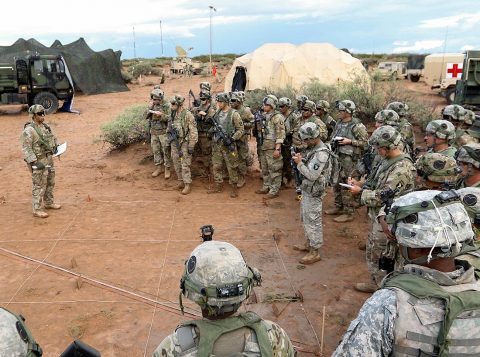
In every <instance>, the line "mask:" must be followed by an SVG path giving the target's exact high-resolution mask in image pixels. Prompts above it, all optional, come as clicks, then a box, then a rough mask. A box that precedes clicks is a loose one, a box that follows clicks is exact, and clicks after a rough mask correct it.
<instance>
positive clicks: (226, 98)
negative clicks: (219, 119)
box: [215, 92, 230, 103]
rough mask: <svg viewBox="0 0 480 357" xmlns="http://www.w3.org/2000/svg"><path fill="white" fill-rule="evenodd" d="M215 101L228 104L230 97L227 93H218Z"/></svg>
mask: <svg viewBox="0 0 480 357" xmlns="http://www.w3.org/2000/svg"><path fill="white" fill-rule="evenodd" d="M215 100H216V101H217V102H221V103H230V95H229V94H228V93H227V92H222V93H218V94H217V95H216V96H215Z"/></svg>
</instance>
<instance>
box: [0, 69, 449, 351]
mask: <svg viewBox="0 0 480 357" xmlns="http://www.w3.org/2000/svg"><path fill="white" fill-rule="evenodd" d="M203 80H205V78H201V77H193V78H191V79H187V78H177V79H169V80H167V82H166V83H165V85H164V86H163V88H164V90H165V91H166V93H167V95H172V94H174V93H181V94H183V95H186V94H187V93H188V89H190V88H192V89H193V90H194V91H195V92H197V91H198V83H199V82H200V81H203ZM147 81H151V79H148V80H147ZM152 83H153V82H152ZM404 85H405V86H406V88H408V89H409V90H414V91H416V92H418V94H419V95H422V96H424V97H425V98H426V99H428V101H431V102H432V103H435V104H440V103H443V102H442V101H441V99H439V98H436V97H435V96H433V95H431V94H429V93H430V92H429V91H428V88H425V87H424V86H423V85H422V84H414V83H406V82H405V83H404ZM151 87H152V86H151V85H148V86H143V85H132V86H131V87H130V88H131V91H130V92H125V93H114V94H105V95H96V96H78V98H76V101H75V107H76V108H77V109H79V110H80V111H81V115H75V114H56V115H51V116H48V117H47V122H49V123H50V124H51V125H52V127H53V130H54V132H55V133H56V135H57V137H58V138H59V140H60V141H61V142H63V141H67V142H68V144H69V149H68V152H67V153H66V154H65V155H64V156H62V158H61V160H60V161H58V160H57V161H56V168H57V180H56V182H57V186H56V191H55V193H56V198H57V200H58V201H59V202H61V203H62V204H63V205H64V207H63V208H62V209H61V210H60V211H57V212H52V213H51V216H50V217H49V218H48V219H46V220H41V219H36V218H33V217H32V215H31V212H30V210H31V208H30V191H31V179H30V174H29V172H28V170H27V168H26V166H25V164H24V162H23V161H22V155H21V150H20V144H19V140H18V138H19V135H20V133H21V131H22V128H23V124H24V123H25V122H26V121H28V117H27V115H26V113H25V112H18V111H17V112H16V113H13V114H8V115H2V116H0V166H2V167H3V170H1V171H0V180H1V182H2V184H1V187H0V222H1V223H0V286H1V289H0V305H1V306H6V307H8V308H9V309H12V310H15V311H17V312H19V313H21V314H22V315H23V316H25V317H26V319H27V322H28V325H29V326H30V328H31V329H32V331H33V334H34V335H35V336H36V338H37V340H38V342H39V343H40V344H41V346H42V348H43V349H44V352H45V353H44V355H45V356H47V357H48V356H58V355H59V353H60V352H61V351H63V349H64V348H65V347H66V346H67V345H68V344H69V343H70V342H71V341H72V340H73V339H75V338H81V339H82V340H83V341H84V342H86V343H88V344H90V345H92V346H94V347H95V348H97V349H98V350H100V351H101V352H102V356H151V354H152V352H153V350H154V349H155V347H156V346H157V345H158V343H159V342H160V341H161V340H162V339H163V338H164V337H165V336H167V335H168V334H169V333H171V332H172V331H173V329H174V328H175V326H176V325H177V324H178V323H179V322H180V321H182V320H185V319H188V318H191V317H192V315H190V316H182V315H181V314H180V311H179V309H178V292H179V288H178V287H179V279H180V276H181V274H182V266H183V262H184V260H185V259H186V258H187V257H188V254H189V253H190V251H191V250H192V249H193V248H194V247H195V246H196V245H197V244H199V243H200V240H199V227H200V226H202V225H204V224H213V225H214V226H215V229H216V231H215V239H217V240H225V241H228V242H232V243H234V244H235V245H236V246H237V247H238V248H240V249H241V250H242V252H243V253H244V255H245V257H246V259H247V261H248V263H249V264H250V265H253V266H256V267H257V268H259V269H260V271H261V273H262V275H263V279H264V284H263V286H262V287H259V288H256V296H257V300H258V303H251V304H249V305H247V308H248V309H251V310H253V311H256V312H258V313H260V314H261V315H262V316H263V317H265V318H267V319H271V320H274V321H277V322H278V323H279V324H280V325H281V326H283V327H284V329H285V330H286V331H287V332H288V334H289V335H290V337H291V338H292V340H293V341H294V343H295V345H296V346H298V347H299V350H301V352H300V353H299V356H309V355H313V353H314V352H318V351H319V350H320V344H321V340H322V331H324V333H323V344H324V347H323V353H324V354H325V355H330V354H331V352H332V351H333V350H334V348H335V346H336V345H337V343H338V341H339V339H340V338H341V336H342V334H343V332H344V331H345V329H346V327H347V326H348V324H349V322H350V321H351V320H352V319H353V318H354V317H355V316H356V314H357V312H358V309H359V307H360V306H361V305H362V303H363V302H364V300H365V299H366V298H367V297H368V295H367V294H362V293H359V292H356V291H354V290H353V288H352V285H353V284H354V283H355V282H359V281H366V279H367V269H366V264H365V261H364V252H362V251H360V250H359V249H358V248H357V243H358V242H360V241H363V240H364V239H365V236H366V234H367V220H366V211H365V209H360V210H359V211H358V216H357V219H356V220H355V221H354V222H352V223H351V224H337V223H334V222H333V221H332V220H331V218H330V217H329V216H325V219H324V222H325V246H324V249H323V256H324V258H323V260H322V261H321V262H319V263H316V264H315V265H313V266H308V267H305V266H302V265H299V264H298V263H297V261H298V259H299V258H300V257H301V256H302V254H301V253H298V252H295V251H293V250H292V245H293V244H295V243H297V242H299V241H301V240H302V239H303V231H302V229H301V224H300V222H299V209H298V206H299V204H298V202H297V201H296V200H295V199H294V196H295V192H294V190H293V189H287V190H283V191H282V192H281V196H280V198H279V199H277V200H274V201H273V202H271V203H270V204H269V205H264V204H263V203H262V200H261V197H259V195H256V194H255V193H254V190H255V189H256V188H258V187H259V186H260V184H261V181H260V179H259V177H260V176H259V173H258V172H252V173H251V174H250V176H249V177H248V181H247V185H246V187H245V188H243V189H242V190H241V191H240V197H239V198H238V199H237V200H232V199H230V198H229V196H228V192H224V193H222V194H219V195H213V196H212V195H207V194H206V189H207V186H208V182H206V180H205V179H200V178H194V183H193V192H192V194H190V195H188V196H181V195H179V193H178V192H177V191H174V190H173V189H172V186H173V185H174V184H175V182H174V181H172V180H170V181H165V180H164V179H163V178H152V177H151V175H150V174H151V172H152V170H153V164H151V162H147V163H144V160H143V159H144V158H145V157H146V156H148V155H149V154H150V150H149V146H148V145H145V144H138V145H134V146H132V147H130V148H129V149H127V150H124V151H116V152H110V151H109V148H108V147H106V146H104V145H102V144H101V143H98V142H96V141H95V138H96V137H97V136H98V134H99V133H100V127H101V125H102V124H103V123H106V122H108V121H110V120H112V119H113V118H114V117H115V116H116V115H117V114H118V113H120V112H121V111H122V110H123V109H124V108H126V107H128V106H129V105H132V104H136V103H142V102H147V100H148V97H149V91H150V90H151ZM222 88H223V84H216V85H215V86H214V88H213V89H214V91H220V90H222ZM16 109H18V108H10V110H13V111H15V110H16ZM331 198H332V197H331V193H329V194H328V196H327V198H326V202H325V204H324V207H329V206H330V204H331ZM13 252H15V253H19V254H21V255H24V256H26V257H31V258H33V259H36V260H38V261H42V262H45V263H49V264H52V265H53V266H50V267H47V266H45V265H42V264H39V263H38V261H31V260H26V259H25V258H24V257H20V256H18V255H14V254H13ZM56 267H62V268H65V269H67V270H65V271H61V270H59V269H57V268H56ZM71 272H74V273H77V274H80V275H82V276H83V278H78V277H77V276H75V275H72V273H71ZM101 283H102V284H103V283H105V284H107V285H108V286H107V285H105V284H103V285H102V284H101ZM119 288H120V289H122V290H119ZM274 294H280V295H281V296H283V297H293V296H296V295H297V296H298V294H301V295H302V296H303V302H301V301H296V302H291V303H289V304H286V303H281V302H280V303H277V304H276V305H275V308H278V309H279V310H282V309H284V310H283V311H281V313H280V315H279V316H278V317H277V316H275V314H274V312H273V310H274V306H273V305H272V304H271V303H268V302H264V301H265V300H268V299H269V298H271V297H272V296H273V295H274ZM154 301H158V302H159V304H155V303H154ZM184 303H185V304H186V306H187V307H188V308H187V311H188V312H191V313H193V314H198V312H199V310H198V309H197V308H196V307H195V306H194V305H193V304H192V303H190V302H188V301H185V300H184ZM323 308H325V311H326V315H325V319H324V320H325V325H324V328H322V321H323V313H322V311H323Z"/></svg>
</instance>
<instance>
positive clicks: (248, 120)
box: [230, 92, 254, 188]
mask: <svg viewBox="0 0 480 357" xmlns="http://www.w3.org/2000/svg"><path fill="white" fill-rule="evenodd" d="M244 100H245V93H244V92H233V93H232V97H231V99H230V104H231V106H232V108H233V109H235V110H236V111H237V112H238V114H240V118H241V119H242V122H243V129H244V133H243V135H242V137H241V139H240V140H237V149H238V183H237V187H238V188H241V187H243V186H244V185H245V176H246V175H247V170H248V167H249V166H252V165H253V157H252V155H251V154H250V150H249V147H248V138H249V135H250V134H251V130H252V127H253V122H254V116H253V114H252V111H251V110H250V108H249V107H246V106H244V105H243V102H244Z"/></svg>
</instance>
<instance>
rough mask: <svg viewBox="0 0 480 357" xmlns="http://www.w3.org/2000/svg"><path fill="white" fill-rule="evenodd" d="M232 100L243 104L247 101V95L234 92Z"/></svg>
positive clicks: (231, 95)
mask: <svg viewBox="0 0 480 357" xmlns="http://www.w3.org/2000/svg"><path fill="white" fill-rule="evenodd" d="M230 100H235V101H237V102H240V103H243V101H244V100H245V93H244V92H232V93H230Z"/></svg>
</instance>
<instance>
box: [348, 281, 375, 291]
mask: <svg viewBox="0 0 480 357" xmlns="http://www.w3.org/2000/svg"><path fill="white" fill-rule="evenodd" d="M354 288H355V290H357V291H360V292H362V293H374V292H375V291H377V289H378V286H377V284H375V283H373V282H369V283H356V284H355V286H354Z"/></svg>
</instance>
